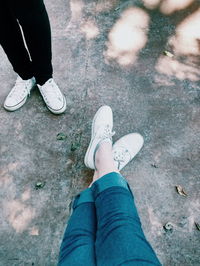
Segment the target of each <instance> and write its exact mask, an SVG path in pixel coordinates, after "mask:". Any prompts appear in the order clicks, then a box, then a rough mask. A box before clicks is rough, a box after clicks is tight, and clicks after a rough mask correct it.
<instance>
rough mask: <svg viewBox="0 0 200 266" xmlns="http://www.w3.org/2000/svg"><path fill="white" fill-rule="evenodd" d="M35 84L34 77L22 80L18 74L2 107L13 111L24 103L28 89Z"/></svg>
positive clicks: (28, 92)
mask: <svg viewBox="0 0 200 266" xmlns="http://www.w3.org/2000/svg"><path fill="white" fill-rule="evenodd" d="M35 85H36V81H35V78H34V77H33V78H31V79H27V80H24V79H22V78H21V77H20V76H18V77H17V80H16V82H15V85H14V87H13V88H12V90H11V91H10V93H9V94H8V96H7V97H6V100H5V102H4V108H5V109H6V110H8V111H15V110H17V109H19V108H20V107H21V106H22V105H24V104H25V102H26V100H27V98H28V96H30V91H31V90H32V89H33V87H34V86H35Z"/></svg>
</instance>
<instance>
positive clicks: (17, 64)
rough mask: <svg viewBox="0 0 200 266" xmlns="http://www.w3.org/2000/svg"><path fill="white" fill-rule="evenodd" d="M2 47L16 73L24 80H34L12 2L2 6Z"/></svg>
mask: <svg viewBox="0 0 200 266" xmlns="http://www.w3.org/2000/svg"><path fill="white" fill-rule="evenodd" d="M0 45H1V46H2V48H3V49H4V51H5V53H6V55H7V57H8V59H9V61H10V63H11V64H12V66H13V69H14V71H15V72H16V73H18V75H19V76H20V77H21V78H22V79H24V80H27V79H30V78H32V77H33V69H32V63H31V61H30V58H29V54H28V51H27V49H26V48H25V45H24V41H23V37H22V33H21V30H20V27H19V24H18V22H17V20H16V18H15V16H14V13H13V9H12V3H11V1H2V3H1V6H0Z"/></svg>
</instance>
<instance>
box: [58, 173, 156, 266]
mask: <svg viewBox="0 0 200 266" xmlns="http://www.w3.org/2000/svg"><path fill="white" fill-rule="evenodd" d="M58 265H59V266H83V265H84V266H94V265H98V266H119V265H135V266H147V265H161V264H160V262H159V260H158V258H157V257H156V255H155V252H154V251H153V249H152V247H151V246H150V244H149V243H148V241H147V240H146V238H145V236H144V233H143V230H142V228H141V223H140V219H139V216H138V213H137V209H136V207H135V204H134V198H133V194H132V192H131V191H130V188H129V185H128V183H127V181H126V180H125V179H124V178H123V177H122V176H121V175H120V174H118V173H115V172H112V173H109V174H107V175H105V176H103V177H101V178H100V179H98V180H97V181H96V182H94V183H93V185H92V187H91V188H88V189H86V190H84V191H83V192H82V193H80V194H79V195H78V196H77V197H76V198H75V201H74V204H73V213H72V216H71V218H70V219H69V222H68V225H67V228H66V231H65V234H64V238H63V241H62V244H61V248H60V256H59V263H58Z"/></svg>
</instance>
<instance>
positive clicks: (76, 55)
mask: <svg viewBox="0 0 200 266" xmlns="http://www.w3.org/2000/svg"><path fill="white" fill-rule="evenodd" d="M46 7H47V10H48V13H49V16H50V20H51V26H52V35H53V36H52V38H53V65H54V78H55V80H56V81H57V82H58V84H59V86H60V87H61V88H62V90H63V91H64V93H65V95H66V98H67V111H66V113H65V114H63V115H60V116H55V115H53V114H51V113H50V112H49V111H48V110H47V108H46V107H45V105H44V103H43V101H42V98H41V96H40V95H39V93H38V91H36V90H35V91H34V92H33V93H32V95H31V98H29V99H28V101H27V103H26V104H25V105H24V107H23V108H21V109H20V110H18V111H16V112H13V113H10V112H6V111H5V110H4V109H3V102H4V99H5V97H6V95H7V94H8V92H9V90H10V89H11V87H12V86H13V84H14V82H15V79H16V74H15V73H14V72H13V70H12V67H11V65H10V63H9V62H8V60H7V58H6V56H5V54H4V52H3V50H2V49H1V50H0V58H1V60H0V84H1V91H0V102H1V109H0V121H1V129H0V136H1V139H0V141H1V177H0V197H1V199H0V239H1V241H0V265H1V266H24V265H27V266H29V265H35V266H55V265H56V262H57V258H58V252H59V245H60V242H61V239H62V235H63V232H64V228H65V223H66V221H67V219H68V217H69V208H68V205H69V203H70V200H71V198H72V197H73V196H74V195H75V194H76V193H78V192H79V191H81V190H82V189H84V188H85V187H86V186H87V185H88V184H89V182H90V181H91V178H92V171H90V170H87V169H86V168H85V166H84V164H83V158H84V154H85V151H86V148H87V145H88V142H89V139H90V129H91V120H92V117H93V115H94V114H95V112H96V110H97V109H98V108H99V107H100V106H101V105H103V104H107V105H110V106H111V107H112V109H113V112H114V129H115V131H116V135H115V136H114V140H116V139H118V138H120V137H121V136H123V135H124V134H127V133H129V132H139V133H141V134H142V135H143V136H144V139H145V144H144V147H143V149H142V151H141V152H140V153H139V155H138V156H137V157H136V158H135V159H134V161H133V162H131V163H130V164H129V165H128V166H127V167H126V168H125V169H124V170H123V175H124V176H125V177H127V179H128V181H129V183H130V186H131V188H132V189H133V191H134V195H135V200H136V204H137V207H138V211H139V214H140V217H141V220H142V224H143V228H144V231H145V234H146V236H147V238H148V240H149V241H150V243H151V244H152V246H153V248H154V249H155V251H156V253H157V255H158V257H159V259H160V261H161V262H162V264H163V265H166V266H173V265H185V266H189V265H193V266H197V265H200V253H199V239H200V232H199V231H198V229H197V227H196V226H195V222H196V223H199V224H200V200H199V199H200V197H199V196H200V174H199V173H200V164H199V159H200V152H199V148H200V144H199V143H200V89H199V79H200V69H199V63H200V61H199V59H200V20H199V17H200V3H199V1H193V0H183V1H171V0H165V1H161V0H143V1H137V0H135V1H134V0H133V1H131V0H129V1H128V0H127V1H125V0H123V1H120V0H110V1H106V0H88V1H87V0H71V1H67V0H57V1H53V0H46ZM41 41H42V40H41ZM168 52H170V53H168ZM58 133H64V134H65V136H66V139H64V140H57V134H58ZM38 182H41V186H42V188H39V189H36V187H35V186H36V184H37V183H38ZM176 185H181V186H182V187H183V188H184V189H185V191H186V192H187V196H185V197H184V196H181V195H179V194H178V193H177V191H176V189H175V186H176ZM167 222H170V223H171V224H172V226H173V230H172V231H165V230H164V229H163V225H165V224H166V223H167Z"/></svg>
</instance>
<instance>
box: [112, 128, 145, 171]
mask: <svg viewBox="0 0 200 266" xmlns="http://www.w3.org/2000/svg"><path fill="white" fill-rule="evenodd" d="M134 143H135V145H134ZM143 144H144V139H143V137H142V136H141V135H140V134H139V133H130V134H127V135H125V136H123V137H121V138H120V139H119V140H117V141H116V142H115V143H114V145H113V154H114V152H115V151H117V149H119V148H121V147H122V148H124V149H126V150H128V152H129V154H130V160H129V161H127V162H126V164H124V165H123V167H119V166H118V165H117V162H116V161H115V164H116V167H117V168H118V170H119V171H121V170H122V169H123V168H124V167H125V166H126V165H127V164H128V163H129V162H130V161H132V159H133V158H134V157H135V156H136V155H137V154H138V152H139V151H140V150H141V148H142V146H143Z"/></svg>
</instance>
